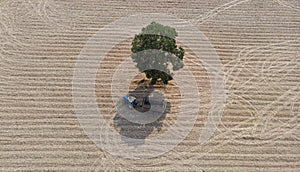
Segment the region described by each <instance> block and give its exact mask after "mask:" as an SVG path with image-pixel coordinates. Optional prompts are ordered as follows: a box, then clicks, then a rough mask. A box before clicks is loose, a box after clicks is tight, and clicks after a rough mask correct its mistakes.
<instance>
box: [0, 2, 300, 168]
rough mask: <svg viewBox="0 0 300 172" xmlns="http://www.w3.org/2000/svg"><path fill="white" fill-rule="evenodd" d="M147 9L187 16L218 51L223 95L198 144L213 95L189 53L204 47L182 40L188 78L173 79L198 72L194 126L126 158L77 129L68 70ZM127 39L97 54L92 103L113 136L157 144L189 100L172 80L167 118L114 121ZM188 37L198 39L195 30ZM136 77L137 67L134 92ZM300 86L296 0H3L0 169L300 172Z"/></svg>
mask: <svg viewBox="0 0 300 172" xmlns="http://www.w3.org/2000/svg"><path fill="white" fill-rule="evenodd" d="M144 13H161V14H166V15H169V16H174V17H176V18H179V19H182V20H184V21H188V22H190V23H191V24H192V25H193V26H194V27H196V28H197V29H198V30H199V31H200V32H201V33H202V34H203V35H205V37H206V38H207V42H209V43H210V45H211V47H212V48H213V49H214V51H215V53H216V55H217V56H218V57H219V62H220V64H221V70H222V71H223V73H224V74H223V77H224V83H225V85H224V89H225V95H226V96H225V97H226V101H225V102H224V103H225V104H224V107H222V113H221V116H220V119H219V120H218V119H215V120H216V121H217V122H216V123H214V124H215V126H212V127H215V128H216V130H213V133H212V135H211V137H209V138H208V140H207V141H206V142H205V143H204V144H199V142H198V141H199V138H200V137H201V134H203V130H202V129H203V128H205V126H206V122H207V121H209V120H211V119H210V118H209V115H210V114H211V109H212V108H214V102H213V98H212V93H213V91H214V90H213V88H212V87H211V82H212V81H211V78H210V72H209V71H208V70H207V68H206V67H205V65H206V63H204V62H203V60H201V57H198V56H197V54H195V52H194V50H195V47H196V49H197V46H198V47H199V46H201V45H195V46H193V48H192V47H189V46H187V45H186V44H184V42H181V41H180V40H178V44H180V45H181V46H183V47H184V48H185V49H186V55H185V57H184V64H185V68H186V69H188V70H189V71H190V72H191V74H192V75H186V73H184V72H182V73H178V77H179V78H180V77H181V78H187V81H188V79H189V78H190V77H193V78H194V81H195V83H196V85H197V88H198V90H196V91H197V93H198V95H199V97H200V99H199V102H198V104H197V105H199V111H198V112H197V113H196V114H193V115H196V116H191V115H190V114H189V112H185V113H184V115H185V116H184V117H186V119H189V118H194V117H195V121H194V123H187V124H186V125H187V126H188V125H189V126H192V127H191V131H190V132H189V133H188V135H187V136H186V137H185V138H184V140H183V141H182V142H180V143H178V145H177V146H175V147H174V148H173V149H171V150H169V151H166V152H165V153H164V154H162V155H159V156H157V157H153V158H149V159H145V158H141V159H130V158H124V157H122V156H115V155H114V154H113V153H111V152H110V151H108V150H106V149H103V148H102V147H101V146H99V144H97V143H95V142H94V140H93V139H91V138H90V137H89V135H88V133H87V130H85V129H84V128H83V127H82V123H81V122H80V120H79V119H78V115H77V114H76V113H77V112H78V111H76V107H78V106H77V105H75V104H74V71H75V70H76V69H75V68H76V64H77V63H78V59H79V56H80V55H82V50H83V49H84V47H85V46H86V44H87V42H88V41H89V40H90V39H91V38H92V37H93V36H94V35H95V34H96V33H98V32H99V30H100V29H101V28H104V27H105V26H107V25H109V24H110V23H112V22H114V21H116V20H118V19H120V18H121V17H126V16H130V15H142V14H144ZM138 22H139V21H137V23H138ZM140 29H141V28H140ZM136 34H137V33H136ZM188 34H190V35H192V34H193V33H188ZM179 35H180V32H179ZM116 36H117V33H116V32H115V30H111V31H110V32H108V34H106V35H105V36H103V37H101V38H99V39H101V40H102V42H103V41H105V42H104V44H107V45H108V44H109V42H111V41H113V39H114V37H116ZM132 38H133V37H130V38H127V39H124V40H123V41H121V42H118V43H117V44H115V45H114V46H113V47H110V48H109V49H108V53H107V54H106V55H105V57H103V58H102V62H101V64H100V65H99V69H98V70H97V72H96V75H95V76H96V77H95V80H94V81H95V90H94V93H95V96H96V100H95V101H96V103H97V107H98V110H99V114H100V113H101V114H102V115H103V119H104V120H105V121H106V123H107V124H108V126H110V127H111V128H113V129H114V131H115V132H116V133H119V134H121V135H123V136H126V137H131V138H139V139H154V138H155V137H157V136H159V135H161V134H163V133H167V132H168V131H169V129H170V128H171V127H172V126H175V124H177V122H178V119H180V116H179V112H180V110H181V108H182V106H181V102H184V101H187V100H189V99H187V100H184V98H185V97H184V96H181V94H182V92H180V88H179V85H178V83H176V82H175V81H174V82H171V84H170V85H168V86H166V87H164V88H161V87H157V88H155V90H156V91H157V92H158V93H162V94H163V95H164V96H165V98H166V100H167V101H168V104H167V109H168V111H167V112H166V114H165V116H164V119H161V120H160V121H158V122H157V123H155V124H150V125H147V124H146V125H136V124H133V123H130V122H129V121H126V120H125V119H122V118H121V117H120V116H119V114H118V113H117V112H116V108H115V107H116V102H115V101H113V99H112V97H113V94H114V89H113V88H112V86H111V84H112V82H113V80H114V77H116V76H115V74H116V73H118V68H120V65H121V64H122V62H123V61H124V60H126V59H128V58H129V57H130V55H131V52H130V48H131V40H132ZM188 38H190V39H187V41H189V42H192V43H193V41H194V37H192V36H190V37H188ZM191 45H193V44H191ZM92 51H94V50H92ZM95 52H97V50H95ZM204 54H205V52H204ZM208 56H209V54H208ZM87 64H91V65H92V64H93V61H88V60H87ZM125 65H126V64H125ZM87 67H89V66H88V65H87ZM125 67H126V66H125ZM119 73H120V72H119ZM142 77H143V76H142V75H138V73H137V76H136V78H133V80H132V82H131V84H130V85H129V86H128V87H129V89H130V91H133V90H134V89H136V88H137V87H138V82H139V80H140V79H141V78H142ZM116 84H117V86H118V82H117V83H116ZM119 84H122V83H119ZM75 86H76V85H75ZM299 86H300V1H299V0H266V1H262V0H211V1H204V0H187V1H179V0H161V1H155V0H142V1H137V0H130V1H129V0H120V1H115V0H108V1H103V0H98V1H96V0H89V1H87V0H83V1H79V0H77V1H71V0H63V1H56V0H34V1H30V0H0V171H18V170H19V171H25V170H26V171H27V170H32V171H42V170H50V171H53V170H55V171H206V172H209V171H237V172H240V171H268V172H269V171H278V172H279V171H280V172H282V171H289V172H290V171H295V172H296V171H300V123H299V122H300V87H299ZM81 87H82V88H83V90H84V87H85V85H84V83H83V85H82V86H81ZM75 91H78V90H75ZM79 91H80V90H79ZM115 91H117V90H115ZM191 92H192V91H191ZM191 92H190V93H191ZM84 94H85V92H84V91H83V95H84ZM89 103H90V102H86V104H89ZM79 106H82V107H83V106H84V104H80V105H79ZM87 118H88V117H87ZM97 120H99V119H96V121H97ZM98 127H100V128H101V127H102V126H98ZM99 132H101V131H99ZM107 137H108V138H109V137H110V135H109V133H107ZM111 137H113V136H111ZM124 142H125V143H124V145H125V146H128V145H126V140H125V141H124ZM161 142H162V145H164V144H168V143H173V142H175V140H172V138H170V139H167V140H161ZM141 144H143V143H141ZM137 147H139V145H138V146H137ZM153 149H155V147H153ZM124 151H125V150H124ZM128 154H130V152H128Z"/></svg>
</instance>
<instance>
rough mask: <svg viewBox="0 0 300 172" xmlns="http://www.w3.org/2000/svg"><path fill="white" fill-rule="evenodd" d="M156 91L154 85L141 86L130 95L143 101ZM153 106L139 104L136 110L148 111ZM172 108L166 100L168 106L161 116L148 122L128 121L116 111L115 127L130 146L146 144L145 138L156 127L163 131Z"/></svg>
mask: <svg viewBox="0 0 300 172" xmlns="http://www.w3.org/2000/svg"><path fill="white" fill-rule="evenodd" d="M153 92H156V91H154V89H153V88H152V87H146V86H139V87H137V88H136V89H135V90H134V91H131V92H129V95H131V96H134V97H136V98H137V100H138V102H141V101H143V98H145V97H147V96H149V95H150V94H151V93H153ZM150 108H151V104H146V105H143V106H137V107H136V108H135V110H137V111H139V112H147V111H149V109H150ZM170 110H171V103H170V102H166V107H165V109H164V112H162V114H161V116H160V117H159V118H158V119H157V120H156V121H154V122H151V123H148V124H138V123H134V122H131V121H128V120H127V119H125V118H124V117H122V115H120V114H119V113H116V114H115V116H114V118H113V121H114V122H113V124H114V127H115V129H116V130H117V131H118V132H119V133H120V135H121V136H122V137H121V139H122V140H123V141H124V142H126V143H127V144H128V145H129V146H137V145H142V144H144V141H145V139H146V138H147V137H148V136H149V135H150V134H151V133H152V132H153V131H154V130H155V129H156V130H157V131H158V132H160V131H161V128H162V126H163V121H164V119H165V118H166V115H167V113H169V112H170ZM130 138H131V139H139V140H138V141H134V142H133V141H132V140H131V139H130Z"/></svg>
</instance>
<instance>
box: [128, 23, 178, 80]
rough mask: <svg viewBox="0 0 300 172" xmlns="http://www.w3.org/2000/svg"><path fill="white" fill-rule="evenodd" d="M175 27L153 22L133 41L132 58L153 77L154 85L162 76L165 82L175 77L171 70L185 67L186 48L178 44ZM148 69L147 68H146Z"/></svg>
mask: <svg viewBox="0 0 300 172" xmlns="http://www.w3.org/2000/svg"><path fill="white" fill-rule="evenodd" d="M176 36H178V35H177V32H176V30H175V29H174V28H172V27H169V26H164V25H161V24H159V23H156V22H152V23H151V24H149V25H148V26H146V27H145V28H143V29H142V32H141V33H140V34H138V35H135V37H134V39H133V41H132V48H131V52H132V53H133V54H132V56H131V57H132V59H133V61H134V62H136V63H137V65H136V67H137V68H138V69H139V71H140V72H144V73H145V74H146V77H147V78H149V79H150V78H151V82H150V84H151V85H154V84H155V83H156V81H157V80H158V79H159V78H160V79H161V80H162V82H163V83H164V84H168V81H170V80H172V79H173V73H171V70H173V71H175V70H179V69H181V68H182V67H183V62H182V60H183V56H184V49H183V48H182V47H178V46H177V45H176V40H175V38H176ZM145 69H146V70H145Z"/></svg>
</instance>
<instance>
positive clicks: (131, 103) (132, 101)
mask: <svg viewBox="0 0 300 172" xmlns="http://www.w3.org/2000/svg"><path fill="white" fill-rule="evenodd" d="M123 100H124V102H125V103H127V104H128V107H129V108H130V109H132V108H135V107H136V106H137V105H138V101H137V99H136V98H135V97H133V96H129V95H126V96H124V97H123Z"/></svg>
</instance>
